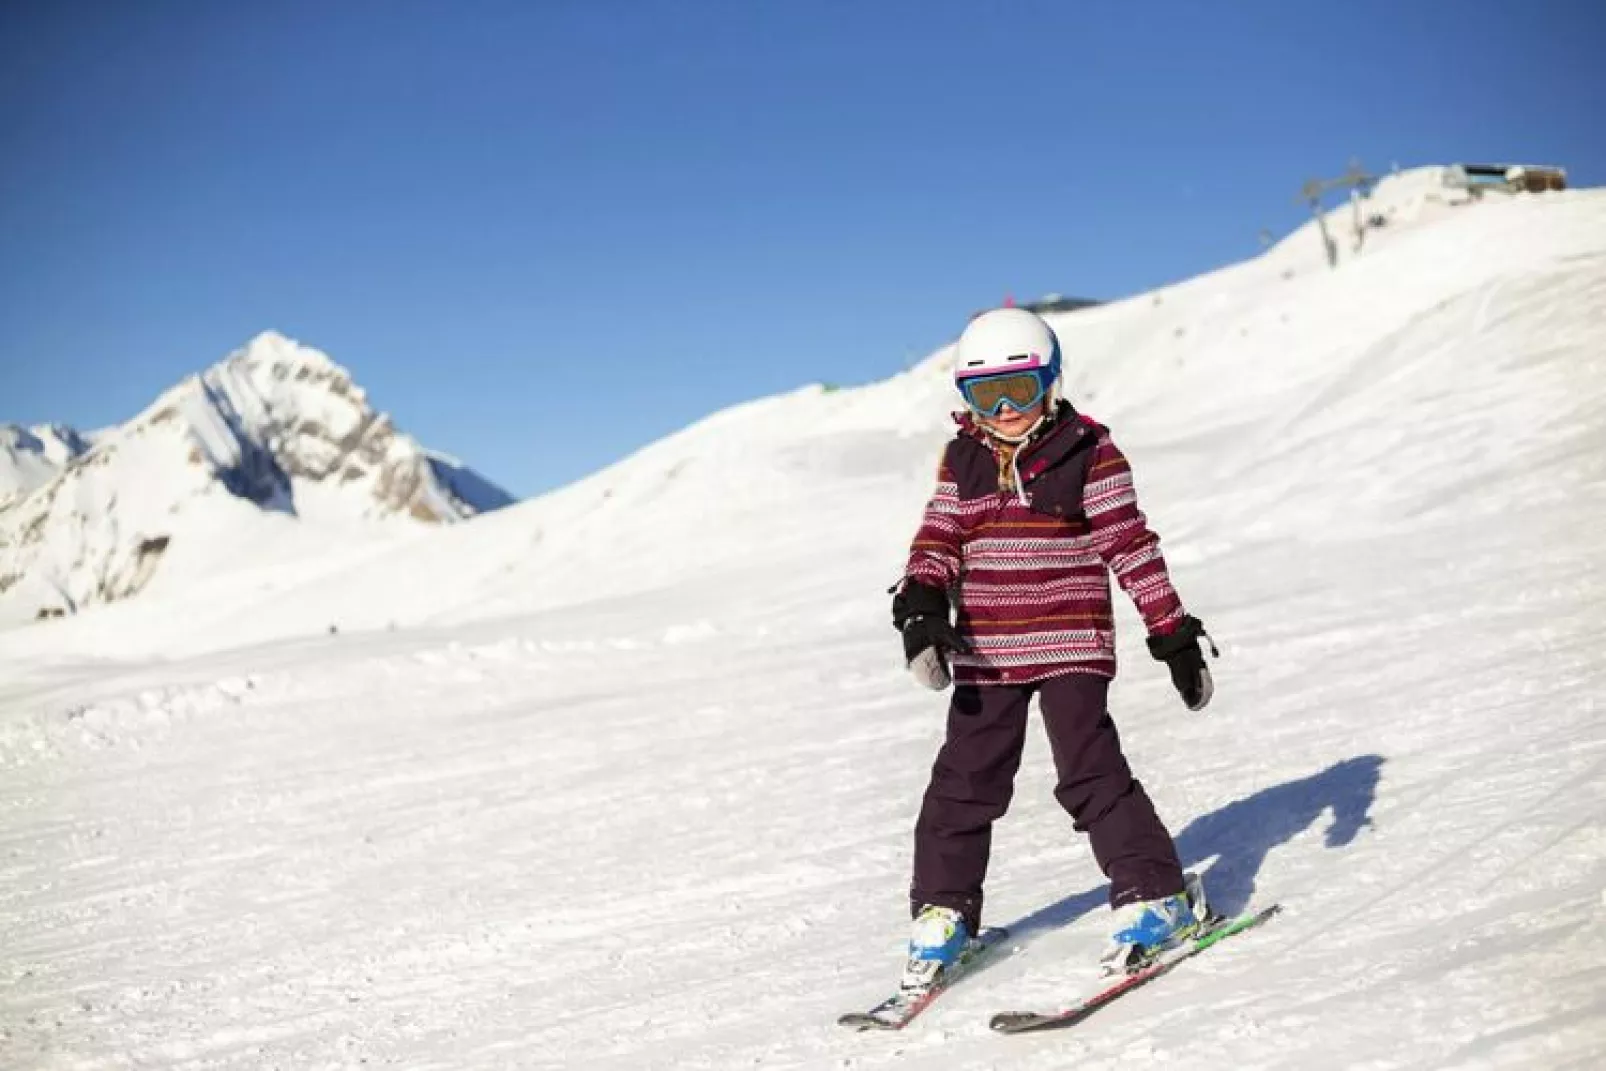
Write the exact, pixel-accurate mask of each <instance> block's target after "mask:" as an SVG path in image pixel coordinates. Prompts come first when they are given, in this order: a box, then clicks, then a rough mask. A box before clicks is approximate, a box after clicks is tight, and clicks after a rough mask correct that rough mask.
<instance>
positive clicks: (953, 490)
mask: <svg viewBox="0 0 1606 1071" xmlns="http://www.w3.org/2000/svg"><path fill="white" fill-rule="evenodd" d="M961 536H962V533H961V532H960V529H959V484H958V482H957V481H956V480H955V479H954V474H953V473H952V472H950V471H949V469H948V463H947V459H946V457H944V460H943V463H942V464H941V465H940V466H938V468H937V490H936V491H935V492H934V493H933V494H932V496H931V501H929V502H927V503H926V509H925V512H924V513H922V514H921V517H920V530H919V531H917V532H916V533H915V538H914V543H913V544H911V545H910V547H909V562H908V564H907V565H906V566H904V570H903V574H904V576H905V577H907V578H908V579H910V580H918V581H920V582H921V583H922V584H930V585H931V586H932V587H937V588H944V589H946V588H950V587H952V586H953V585H954V584H955V583H957V582H958V580H959V563H960V550H959V547H960V540H961Z"/></svg>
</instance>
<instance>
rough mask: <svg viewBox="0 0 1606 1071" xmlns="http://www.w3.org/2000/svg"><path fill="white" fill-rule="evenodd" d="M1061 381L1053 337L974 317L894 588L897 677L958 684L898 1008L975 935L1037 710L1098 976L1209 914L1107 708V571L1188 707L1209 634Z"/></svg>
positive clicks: (1121, 475)
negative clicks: (1083, 871) (1091, 924)
mask: <svg viewBox="0 0 1606 1071" xmlns="http://www.w3.org/2000/svg"><path fill="white" fill-rule="evenodd" d="M1059 377H1060V349H1059V341H1058V339H1057V338H1056V337H1055V335H1054V332H1053V330H1052V329H1051V328H1050V327H1049V326H1048V324H1046V323H1045V322H1044V321H1043V320H1041V319H1040V318H1038V317H1037V316H1036V315H1034V314H1033V313H1031V312H1028V311H1027V310H1025V309H1018V308H1004V309H995V310H993V311H991V312H987V313H983V314H982V315H980V316H978V317H976V318H975V319H974V320H972V321H971V323H970V325H969V326H968V327H967V328H966V329H965V332H964V334H963V335H962V336H961V337H960V339H959V343H958V347H957V351H956V354H955V366H954V382H955V385H956V386H957V387H958V388H959V392H960V394H961V395H962V396H963V397H964V399H965V403H966V405H967V406H968V409H969V411H968V412H966V413H961V414H955V417H956V420H957V421H958V423H959V431H958V434H957V435H956V436H955V437H954V439H953V441H952V442H950V443H949V444H948V447H947V450H946V451H945V452H944V454H943V460H942V464H941V467H940V468H939V470H938V474H937V489H936V493H935V495H934V496H933V497H932V499H931V501H930V503H929V504H928V505H927V506H926V509H925V513H924V515H923V517H922V519H921V524H920V529H919V531H918V532H917V533H916V535H915V538H914V543H913V546H912V547H911V548H910V553H909V560H908V564H907V566H906V567H905V570H904V577H903V579H902V580H901V581H900V582H899V584H898V585H897V586H896V587H895V589H894V590H895V591H896V597H895V598H894V599H893V608H892V615H893V624H894V625H895V626H896V627H897V628H898V630H899V631H900V632H901V633H902V634H903V646H904V654H905V657H906V658H907V659H908V661H909V664H910V669H911V670H912V671H914V672H915V673H916V675H917V676H919V677H921V678H922V680H923V681H924V683H927V684H929V685H930V686H931V687H933V688H938V689H940V688H944V687H946V686H947V685H948V683H949V666H950V665H951V666H952V680H953V683H954V686H955V687H954V694H953V699H952V703H951V705H950V707H949V712H948V728H947V739H946V741H945V742H944V744H943V745H942V749H941V750H940V751H939V752H938V754H937V760H936V764H935V766H934V767H933V769H932V771H931V782H930V784H929V786H928V787H927V789H926V793H925V798H924V801H923V803H922V806H921V809H920V818H919V820H918V822H917V823H916V826H915V852H914V877H913V881H912V883H911V886H910V907H911V910H912V914H913V916H914V927H913V932H912V934H911V937H910V942H909V959H908V964H907V966H906V968H905V971H904V977H903V983H902V987H903V990H904V991H905V992H906V993H912V992H919V991H921V990H923V989H926V988H928V987H930V986H931V984H932V983H933V982H934V981H935V980H936V979H937V978H938V977H939V976H940V974H941V973H942V971H944V970H945V969H946V968H948V967H950V966H951V965H952V964H953V963H954V962H956V961H957V960H958V958H959V957H960V955H961V954H962V953H963V952H964V951H965V948H966V946H967V944H968V943H969V942H970V941H971V940H972V938H973V937H974V936H975V935H976V934H978V933H979V931H980V927H981V910H982V881H983V879H984V878H985V876H986V873H987V861H988V854H989V849H990V845H991V840H992V825H993V822H994V821H996V820H997V819H998V818H1000V817H1001V816H1002V815H1003V814H1004V812H1005V810H1006V809H1007V808H1008V807H1009V801H1010V796H1011V794H1012V792H1013V785H1014V778H1015V772H1016V770H1017V769H1018V768H1019V765H1020V758H1021V748H1022V745H1023V744H1024V741H1025V732H1026V708H1027V703H1028V702H1029V700H1030V699H1031V697H1032V696H1033V695H1034V694H1035V695H1036V696H1037V697H1038V703H1039V707H1040V709H1041V711H1042V715H1043V723H1044V726H1045V728H1046V729H1047V732H1048V739H1049V744H1050V748H1051V750H1052V752H1053V756H1054V765H1055V768H1056V770H1057V772H1058V785H1057V787H1056V788H1055V797H1056V798H1057V799H1058V800H1059V802H1060V805H1061V806H1063V807H1064V808H1065V810H1066V811H1068V812H1070V815H1071V817H1072V818H1073V819H1074V821H1075V828H1076V829H1077V830H1078V831H1079V832H1084V833H1087V834H1088V835H1089V837H1090V838H1091V840H1092V846H1093V855H1094V858H1095V859H1096V860H1097V861H1098V864H1099V867H1100V869H1102V870H1103V871H1104V873H1105V875H1106V876H1107V877H1108V878H1109V879H1110V906H1111V907H1112V908H1114V909H1115V917H1114V922H1113V935H1112V938H1111V942H1110V947H1109V948H1108V949H1107V950H1106V952H1105V954H1104V956H1103V957H1102V958H1101V961H1102V962H1103V963H1104V965H1105V969H1106V970H1107V971H1118V970H1121V969H1123V968H1125V967H1127V966H1130V965H1132V964H1134V963H1138V962H1141V961H1142V960H1143V958H1144V957H1146V956H1147V955H1150V954H1152V953H1154V952H1155V951H1158V950H1160V949H1164V948H1167V947H1170V946H1172V945H1174V944H1176V943H1177V942H1179V941H1181V940H1182V939H1184V938H1185V937H1187V936H1189V935H1191V934H1192V933H1194V932H1195V931H1197V930H1198V929H1199V927H1200V923H1201V920H1202V919H1204V918H1205V916H1206V914H1207V910H1208V909H1207V908H1206V907H1205V904H1204V898H1203V892H1202V890H1201V889H1200V888H1199V886H1198V882H1197V879H1196V878H1194V877H1193V876H1192V875H1188V876H1186V877H1184V875H1183V872H1182V867H1181V864H1180V863H1179V861H1178V858H1177V852H1176V848H1175V846H1174V845H1173V843H1172V841H1171V835H1170V833H1168V832H1167V831H1166V828H1165V826H1164V824H1162V822H1161V821H1160V818H1159V816H1158V815H1157V814H1156V813H1155V810H1154V805H1153V804H1152V803H1151V802H1150V801H1149V797H1148V794H1147V793H1146V792H1144V790H1143V786H1142V785H1141V784H1139V783H1138V781H1137V780H1135V779H1134V777H1133V775H1132V771H1131V769H1130V768H1129V767H1128V765H1127V762H1126V759H1125V758H1124V757H1123V756H1122V754H1121V744H1120V739H1119V737H1118V736H1117V734H1116V729H1115V723H1114V721H1112V720H1111V718H1110V715H1109V713H1108V711H1107V710H1106V708H1105V697H1106V694H1107V692H1108V690H1109V684H1110V680H1111V678H1113V677H1114V676H1115V631H1114V613H1113V607H1112V606H1111V602H1110V585H1109V573H1110V572H1114V574H1115V577H1116V580H1118V581H1119V582H1120V584H1121V587H1122V588H1123V589H1124V590H1125V591H1126V593H1127V595H1128V596H1130V597H1131V599H1132V601H1133V602H1134V603H1135V604H1136V606H1137V609H1138V612H1139V613H1140V614H1141V615H1142V617H1143V620H1144V623H1145V625H1146V626H1147V628H1148V632H1149V640H1148V645H1149V650H1150V651H1151V653H1152V654H1153V655H1154V657H1155V658H1156V659H1158V660H1160V661H1163V662H1165V663H1166V664H1167V666H1168V667H1169V669H1170V672H1171V679H1172V682H1173V683H1174V685H1175V686H1176V688H1177V690H1178V691H1179V692H1180V693H1181V695H1182V699H1183V701H1184V702H1185V703H1186V705H1187V706H1188V708H1189V709H1191V710H1200V709H1202V708H1203V707H1204V706H1205V705H1206V704H1207V703H1208V702H1209V701H1210V696H1211V691H1212V684H1211V679H1210V672H1209V670H1208V669H1207V668H1206V666H1205V662H1204V655H1203V653H1202V652H1201V651H1200V649H1199V643H1198V640H1199V638H1200V637H1201V636H1203V635H1204V629H1203V627H1202V626H1201V625H1200V623H1199V621H1198V620H1197V619H1195V618H1193V617H1189V616H1188V615H1186V614H1185V613H1184V612H1183V609H1182V603H1181V601H1180V600H1179V599H1178V597H1177V593H1176V591H1175V590H1174V589H1173V588H1172V586H1171V580H1170V577H1169V575H1168V574H1167V571H1166V566H1165V561H1164V560H1163V559H1162V558H1161V556H1160V551H1159V546H1158V544H1159V539H1158V537H1157V536H1156V535H1155V534H1154V533H1153V532H1151V531H1150V530H1149V527H1148V524H1147V522H1146V521H1145V519H1144V516H1143V514H1142V513H1141V512H1140V511H1139V510H1138V506H1137V500H1136V497H1135V495H1134V492H1133V487H1132V476H1131V470H1130V469H1129V468H1128V465H1127V461H1126V458H1125V457H1124V456H1123V455H1122V453H1121V451H1120V450H1118V449H1116V446H1115V444H1114V443H1113V442H1112V441H1111V440H1110V435H1109V432H1108V431H1107V430H1106V429H1104V428H1103V427H1101V426H1100V425H1098V424H1096V423H1094V422H1093V421H1091V420H1089V419H1088V418H1086V417H1083V416H1080V415H1079V414H1077V413H1076V411H1075V410H1074V409H1072V407H1071V406H1070V404H1069V403H1068V402H1066V401H1063V400H1061V399H1059V398H1058V397H1057V394H1058V388H1059ZM950 593H952V595H953V601H954V604H956V605H957V609H958V616H957V620H956V621H954V622H950V618H949V614H950Z"/></svg>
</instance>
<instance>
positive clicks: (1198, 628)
mask: <svg viewBox="0 0 1606 1071" xmlns="http://www.w3.org/2000/svg"><path fill="white" fill-rule="evenodd" d="M1201 637H1203V639H1204V641H1205V642H1206V643H1208V644H1210V653H1211V654H1212V655H1214V656H1215V657H1217V658H1220V657H1221V652H1220V651H1218V650H1216V645H1215V642H1214V641H1213V640H1211V639H1210V636H1209V634H1208V633H1206V632H1205V630H1204V624H1203V623H1202V622H1201V621H1200V620H1199V619H1198V618H1197V617H1184V618H1183V619H1182V624H1180V625H1178V626H1177V627H1176V629H1175V630H1174V631H1172V632H1170V633H1168V634H1167V635H1164V636H1150V637H1149V653H1150V654H1152V655H1153V656H1154V657H1155V659H1156V661H1160V662H1164V663H1165V664H1166V668H1168V669H1169V670H1171V683H1172V685H1173V686H1175V688H1176V690H1177V693H1178V694H1179V695H1181V696H1182V701H1183V702H1184V703H1185V704H1187V707H1188V709H1189V710H1203V709H1204V708H1205V707H1207V706H1209V705H1210V697H1211V696H1212V695H1214V694H1215V691H1216V686H1215V682H1214V681H1212V680H1211V679H1210V668H1209V667H1208V666H1206V665H1205V660H1204V652H1203V651H1201V650H1200V649H1199V640H1200V638H1201Z"/></svg>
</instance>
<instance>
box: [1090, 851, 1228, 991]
mask: <svg viewBox="0 0 1606 1071" xmlns="http://www.w3.org/2000/svg"><path fill="white" fill-rule="evenodd" d="M1183 882H1184V884H1183V889H1182V891H1181V892H1179V893H1176V894H1174V895H1172V896H1166V897H1162V898H1161V899H1159V900H1140V901H1138V902H1136V903H1131V904H1123V905H1122V906H1120V907H1118V908H1116V909H1115V920H1114V928H1113V932H1112V933H1111V935H1110V943H1109V945H1108V946H1106V948H1105V950H1104V954H1103V955H1102V956H1100V957H1099V964H1100V966H1101V967H1102V968H1103V971H1104V973H1105V974H1107V975H1109V974H1122V973H1125V972H1128V971H1135V970H1138V969H1139V968H1141V967H1144V966H1146V965H1147V964H1148V963H1149V962H1150V961H1151V960H1153V959H1154V958H1155V957H1156V956H1158V955H1160V954H1161V953H1162V952H1166V951H1168V950H1170V949H1173V948H1175V947H1177V946H1178V945H1180V944H1182V943H1183V942H1184V941H1186V940H1187V939H1188V938H1190V937H1194V936H1197V935H1198V934H1200V933H1202V932H1203V931H1204V929H1205V924H1206V923H1207V922H1208V921H1209V919H1210V905H1209V904H1207V903H1206V902H1205V895H1204V886H1203V885H1202V884H1200V882H1199V879H1198V877H1197V876H1195V875H1193V874H1188V875H1185V876H1184V879H1183Z"/></svg>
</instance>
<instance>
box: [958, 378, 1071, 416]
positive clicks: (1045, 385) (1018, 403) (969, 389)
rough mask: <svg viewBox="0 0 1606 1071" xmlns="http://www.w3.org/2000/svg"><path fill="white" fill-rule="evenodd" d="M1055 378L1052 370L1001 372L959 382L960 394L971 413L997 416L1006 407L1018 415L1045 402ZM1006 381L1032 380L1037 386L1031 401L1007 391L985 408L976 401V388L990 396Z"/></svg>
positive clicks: (1001, 392)
mask: <svg viewBox="0 0 1606 1071" xmlns="http://www.w3.org/2000/svg"><path fill="white" fill-rule="evenodd" d="M1055 378H1056V377H1055V375H1054V370H1053V369H1052V368H1024V369H1021V370H1020V371H1018V372H999V373H998V374H997V375H991V376H971V377H969V378H967V379H961V380H960V381H959V393H960V395H961V396H963V397H964V399H965V404H966V405H968V406H970V408H971V411H972V412H975V413H977V414H979V415H981V416H985V417H993V416H997V415H998V414H999V413H1000V412H1002V411H1003V408H1004V406H1006V405H1007V406H1009V407H1010V408H1011V409H1013V410H1015V412H1017V413H1024V412H1026V410H1028V409H1030V408H1031V407H1032V406H1034V405H1036V404H1037V403H1038V402H1041V401H1042V400H1043V398H1044V397H1045V396H1046V395H1047V394H1048V389H1049V387H1051V386H1053V385H1054V380H1055ZM1006 379H1023V380H1024V379H1031V380H1032V382H1033V383H1035V384H1036V390H1035V391H1033V393H1032V396H1031V398H1030V400H1025V399H1023V398H1020V397H1013V398H1012V397H1010V395H1009V393H1008V392H1007V391H1000V392H999V393H998V394H997V396H996V397H995V398H994V399H993V401H992V404H991V405H989V406H983V405H981V404H980V403H979V402H978V401H977V400H976V394H977V390H976V388H982V390H981V392H980V393H982V394H984V395H990V394H992V389H991V388H993V387H996V386H997V384H998V383H999V382H1000V381H1001V380H1006Z"/></svg>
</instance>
